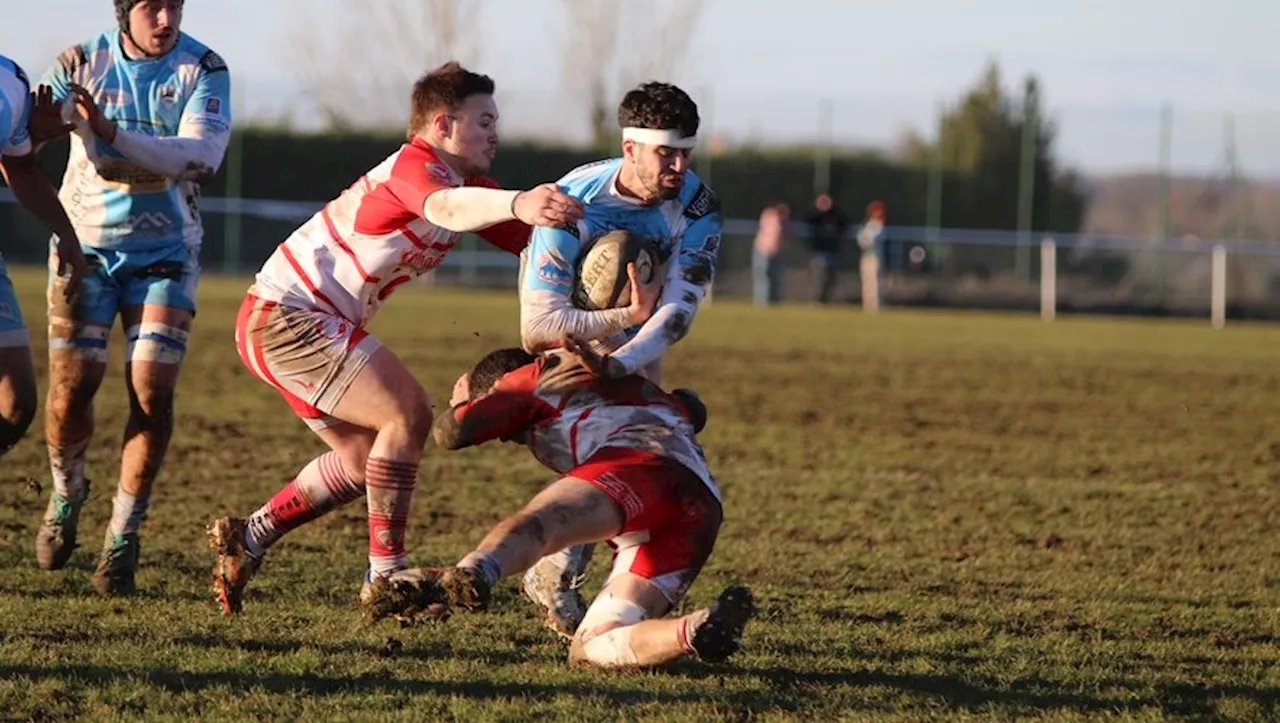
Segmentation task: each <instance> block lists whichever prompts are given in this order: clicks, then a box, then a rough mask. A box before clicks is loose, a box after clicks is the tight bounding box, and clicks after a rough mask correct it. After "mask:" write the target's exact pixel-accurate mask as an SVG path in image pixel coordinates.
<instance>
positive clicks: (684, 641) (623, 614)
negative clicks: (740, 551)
mask: <svg viewBox="0 0 1280 723" xmlns="http://www.w3.org/2000/svg"><path fill="white" fill-rule="evenodd" d="M674 472H675V473H674V474H668V475H666V476H665V477H663V478H659V477H657V476H655V475H650V476H647V477H636V478H634V482H633V483H632V491H633V492H634V493H635V494H636V496H637V498H639V499H643V500H645V502H646V506H645V507H644V508H643V511H642V512H641V513H640V514H638V515H636V516H635V517H634V518H632V519H631V520H629V521H628V525H627V533H626V534H624V535H622V536H620V537H618V538H615V540H614V541H613V542H614V544H615V546H616V555H615V557H614V569H613V573H612V574H611V575H610V577H609V580H608V581H607V582H606V583H605V586H604V589H603V590H601V592H600V595H599V596H598V597H597V598H596V600H595V601H594V602H593V603H592V605H591V607H590V608H589V609H588V610H587V615H586V617H585V618H584V619H583V621H582V625H581V626H579V628H578V632H577V634H576V635H575V636H574V639H573V642H572V643H571V644H570V648H569V660H570V662H571V663H574V664H581V665H592V666H596V667H601V668H620V667H652V666H658V665H664V664H666V663H669V662H671V661H673V660H677V659H679V658H683V657H687V656H696V657H698V658H701V659H703V660H708V661H721V660H724V659H725V658H727V657H728V656H729V655H731V654H733V653H734V652H736V651H737V649H738V647H739V645H740V641H741V637H742V632H743V630H744V629H745V627H746V624H747V622H748V621H749V620H750V618H751V616H752V615H753V614H754V611H755V607H754V602H753V600H752V597H751V593H750V591H748V590H747V589H746V588H743V587H737V586H735V587H730V588H728V589H726V590H725V591H724V592H722V593H721V594H720V597H719V599H718V600H717V601H716V602H715V603H714V604H712V605H711V606H709V607H707V608H703V609H702V610H698V611H696V612H694V613H691V614H689V615H685V616H683V617H680V618H675V619H661V618H663V616H665V615H666V614H667V613H668V612H670V610H671V609H672V608H673V607H674V606H675V605H676V604H677V603H679V601H680V600H681V599H683V597H684V595H685V593H686V591H687V590H688V589H689V586H690V585H692V584H693V581H694V580H695V579H696V578H697V576H698V573H699V572H700V571H701V570H702V567H703V565H705V564H706V561H707V558H708V557H709V556H710V555H711V551H712V549H713V548H714V547H715V540H716V537H717V535H718V532H719V529H720V523H721V519H722V518H721V510H720V505H719V503H718V502H717V501H716V500H715V498H713V497H712V495H711V493H710V492H709V491H708V490H707V489H706V487H705V486H703V484H702V483H701V481H700V480H698V479H697V478H696V477H694V476H692V475H691V474H680V473H679V471H678V470H675V471H674Z"/></svg>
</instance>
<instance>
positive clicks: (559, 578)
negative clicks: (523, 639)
mask: <svg viewBox="0 0 1280 723" xmlns="http://www.w3.org/2000/svg"><path fill="white" fill-rule="evenodd" d="M585 581H586V575H576V576H575V575H572V574H571V573H567V572H566V573H562V572H561V570H560V568H559V567H557V566H556V565H555V563H554V562H553V561H552V560H551V559H550V558H547V557H544V558H542V559H541V560H538V562H537V563H536V564H535V565H534V566H533V567H531V568H529V569H528V570H527V571H526V572H525V574H524V578H523V580H522V581H521V583H522V584H521V589H522V590H523V591H524V596H525V597H527V598H529V599H530V600H532V601H533V604H535V605H537V606H538V607H539V608H540V609H541V610H542V613H543V616H544V623H545V624H546V626H547V627H548V628H551V629H552V630H554V631H555V633H556V634H557V635H559V636H560V637H562V638H564V639H566V640H572V639H573V634H574V633H576V632H577V631H578V626H579V625H581V624H582V618H584V617H585V616H586V614H587V602H586V601H585V600H583V599H582V593H580V592H578V589H579V588H581V587H582V584H583V582H585Z"/></svg>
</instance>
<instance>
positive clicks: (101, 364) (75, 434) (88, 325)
mask: <svg viewBox="0 0 1280 723" xmlns="http://www.w3.org/2000/svg"><path fill="white" fill-rule="evenodd" d="M83 251H84V254H85V260H86V261H87V262H88V264H89V270H88V274H87V275H86V276H85V278H84V281H83V283H82V284H81V287H80V294H79V296H78V298H77V299H76V302H75V303H74V304H70V303H68V302H67V300H66V296H65V291H66V280H65V279H64V278H62V277H59V276H58V275H57V274H56V273H55V271H54V270H55V269H56V268H57V264H58V260H57V253H56V252H55V251H53V250H51V251H50V259H49V266H50V272H49V278H50V283H49V289H48V298H47V301H48V317H49V331H48V333H49V389H48V392H47V399H46V401H45V444H46V446H47V448H48V453H49V468H50V472H51V474H52V476H53V491H52V492H51V493H50V496H49V506H48V508H47V509H46V510H45V515H44V518H43V519H42V520H41V522H40V529H39V531H38V532H37V533H36V545H35V547H36V561H37V562H38V563H39V565H40V567H42V568H44V569H45V570H57V569H60V568H61V567H62V566H63V565H65V564H66V563H67V560H68V559H70V557H71V553H72V552H73V551H74V550H75V548H76V546H77V545H76V537H77V531H78V527H79V520H80V510H81V508H82V507H83V506H84V501H85V499H87V498H88V496H89V482H88V480H87V479H86V478H85V457H86V455H87V453H88V450H89V443H90V442H91V441H92V440H93V430H94V418H93V399H94V396H95V395H96V394H97V393H98V389H99V388H100V387H101V386H102V378H103V375H105V374H106V371H107V338H108V336H109V334H110V331H111V325H112V324H113V323H115V317H116V312H117V309H118V305H119V294H120V288H119V285H118V284H117V283H116V281H115V279H114V278H113V277H112V275H111V267H112V265H113V263H114V261H115V255H114V254H113V252H110V251H98V250H96V249H92V248H89V247H84V248H83Z"/></svg>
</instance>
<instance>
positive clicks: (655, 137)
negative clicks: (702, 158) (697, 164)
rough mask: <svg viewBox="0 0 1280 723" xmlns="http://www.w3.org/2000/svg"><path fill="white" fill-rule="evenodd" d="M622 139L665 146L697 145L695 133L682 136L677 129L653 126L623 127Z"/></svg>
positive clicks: (686, 146)
mask: <svg viewBox="0 0 1280 723" xmlns="http://www.w3.org/2000/svg"><path fill="white" fill-rule="evenodd" d="M622 140H624V141H635V142H636V143H643V144H645V145H646V146H666V147H667V148H695V147H697V145H698V136H696V135H692V136H682V135H680V131H677V130H665V131H660V130H655V129H653V128H630V127H628V128H623V129H622Z"/></svg>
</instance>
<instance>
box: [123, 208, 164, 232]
mask: <svg viewBox="0 0 1280 723" xmlns="http://www.w3.org/2000/svg"><path fill="white" fill-rule="evenodd" d="M125 225H126V226H129V227H132V228H133V232H134V233H135V234H152V233H168V232H169V230H170V229H172V228H173V226H174V223H173V219H171V218H169V216H168V215H166V214H163V213H160V212H159V211H154V212H149V211H144V212H142V213H138V214H134V215H132V216H130V217H129V218H128V220H126V221H125Z"/></svg>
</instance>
